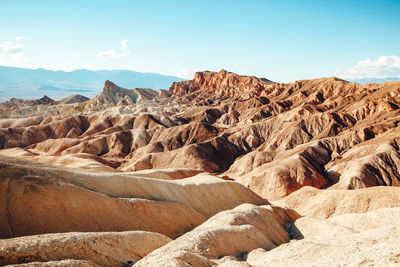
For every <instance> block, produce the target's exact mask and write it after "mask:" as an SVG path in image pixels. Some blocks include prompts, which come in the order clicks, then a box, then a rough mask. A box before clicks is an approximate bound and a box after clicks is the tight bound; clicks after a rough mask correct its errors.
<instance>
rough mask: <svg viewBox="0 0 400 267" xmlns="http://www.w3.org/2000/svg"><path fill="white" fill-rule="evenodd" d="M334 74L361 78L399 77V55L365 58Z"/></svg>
mask: <svg viewBox="0 0 400 267" xmlns="http://www.w3.org/2000/svg"><path fill="white" fill-rule="evenodd" d="M336 75H337V76H339V77H342V78H347V79H349V78H350V79H362V78H388V77H400V57H399V56H395V55H391V56H380V57H379V58H378V59H376V60H373V59H369V58H368V59H366V60H363V61H360V62H358V63H357V64H356V65H355V66H353V67H351V68H348V69H347V70H346V71H344V72H339V71H337V72H336Z"/></svg>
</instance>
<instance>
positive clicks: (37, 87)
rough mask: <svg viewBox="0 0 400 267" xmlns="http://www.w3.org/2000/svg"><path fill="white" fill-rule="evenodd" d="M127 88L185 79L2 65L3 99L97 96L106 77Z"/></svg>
mask: <svg viewBox="0 0 400 267" xmlns="http://www.w3.org/2000/svg"><path fill="white" fill-rule="evenodd" d="M108 79H109V80H112V81H114V82H116V83H118V84H119V85H121V86H123V87H127V88H150V89H167V88H169V86H170V85H171V83H172V82H177V81H182V80H183V79H181V78H178V77H174V76H167V75H161V74H157V73H142V72H135V71H131V70H98V71H93V70H86V69H80V70H74V71H70V72H66V71H52V70H46V69H42V68H39V69H26V68H16V67H6V66H0V101H5V100H9V99H10V98H13V97H15V98H23V99H33V98H38V97H41V96H43V95H47V96H49V97H51V98H53V99H61V98H64V97H66V96H69V95H71V94H83V95H85V96H88V97H93V96H95V95H97V94H99V93H100V92H101V88H102V86H103V84H104V81H105V80H108Z"/></svg>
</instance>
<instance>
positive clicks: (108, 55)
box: [96, 40, 131, 59]
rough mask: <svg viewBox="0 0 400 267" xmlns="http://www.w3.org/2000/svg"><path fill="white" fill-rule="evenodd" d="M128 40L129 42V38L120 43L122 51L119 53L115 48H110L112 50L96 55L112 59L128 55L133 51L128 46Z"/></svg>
mask: <svg viewBox="0 0 400 267" xmlns="http://www.w3.org/2000/svg"><path fill="white" fill-rule="evenodd" d="M128 42H129V40H122V41H121V43H120V44H121V53H118V52H117V51H116V50H115V49H110V50H105V51H100V52H98V53H97V54H96V57H99V58H111V59H119V58H124V57H127V56H128V55H129V54H130V53H131V50H129V48H128Z"/></svg>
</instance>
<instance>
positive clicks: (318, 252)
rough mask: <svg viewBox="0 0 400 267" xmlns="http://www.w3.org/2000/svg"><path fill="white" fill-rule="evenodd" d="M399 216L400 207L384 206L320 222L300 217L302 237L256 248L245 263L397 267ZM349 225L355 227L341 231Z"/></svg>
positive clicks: (261, 264) (299, 224)
mask: <svg viewBox="0 0 400 267" xmlns="http://www.w3.org/2000/svg"><path fill="white" fill-rule="evenodd" d="M399 215H400V212H399V208H384V209H378V210H374V211H370V212H367V213H364V214H359V213H358V214H346V215H341V216H338V217H332V218H331V219H329V220H322V221H321V220H316V219H310V218H307V219H304V218H302V219H299V220H298V221H299V222H298V221H296V223H295V224H296V225H297V226H298V229H299V230H300V232H301V231H303V234H304V237H305V238H304V239H301V240H292V241H290V242H289V243H286V244H282V245H280V246H278V247H276V248H274V249H272V250H270V251H266V250H264V249H262V248H258V249H255V250H253V251H251V252H250V253H249V254H248V256H247V263H248V264H250V265H251V266H254V267H261V266H398V265H399V264H400V240H399V238H398V237H399V235H400V226H399V225H398V224H397V223H393V222H394V221H395V220H397V221H398V220H399V219H400V216H399ZM302 220H303V222H302V223H300V222H301V221H302ZM380 222H381V223H380ZM388 222H390V223H389V224H386V223H388ZM335 224H336V226H334V225H335ZM350 225H352V226H354V227H355V228H353V229H351V228H347V229H348V230H344V229H346V226H347V227H348V226H350ZM313 228H314V229H316V231H315V232H313V231H312V229H313ZM349 230H350V231H349ZM351 231H352V232H351Z"/></svg>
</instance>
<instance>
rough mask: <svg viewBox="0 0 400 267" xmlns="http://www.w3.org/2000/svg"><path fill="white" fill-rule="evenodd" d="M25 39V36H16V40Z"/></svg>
mask: <svg viewBox="0 0 400 267" xmlns="http://www.w3.org/2000/svg"><path fill="white" fill-rule="evenodd" d="M24 39H25V36H21V35H20V36H17V37H15V40H17V41H20V40H24Z"/></svg>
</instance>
